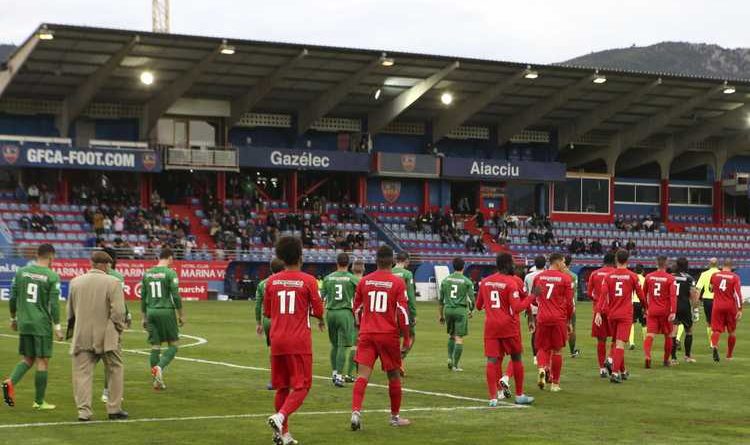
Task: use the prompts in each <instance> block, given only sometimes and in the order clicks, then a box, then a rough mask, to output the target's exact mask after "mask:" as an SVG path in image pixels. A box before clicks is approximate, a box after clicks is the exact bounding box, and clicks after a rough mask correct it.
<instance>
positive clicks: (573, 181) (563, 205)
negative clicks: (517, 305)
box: [554, 178, 581, 212]
mask: <svg viewBox="0 0 750 445" xmlns="http://www.w3.org/2000/svg"><path fill="white" fill-rule="evenodd" d="M554 209H555V211H556V212H580V211H581V178H568V179H567V180H566V181H565V183H564V184H563V183H558V184H555V207H554Z"/></svg>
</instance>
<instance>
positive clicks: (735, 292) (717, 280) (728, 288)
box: [711, 271, 742, 309]
mask: <svg viewBox="0 0 750 445" xmlns="http://www.w3.org/2000/svg"><path fill="white" fill-rule="evenodd" d="M711 288H712V289H713V291H714V308H717V307H718V308H720V309H732V308H734V309H739V308H741V307H742V290H741V289H742V287H741V284H740V277H739V276H738V275H737V274H736V273H734V272H724V271H721V272H716V273H715V274H713V276H712V277H711Z"/></svg>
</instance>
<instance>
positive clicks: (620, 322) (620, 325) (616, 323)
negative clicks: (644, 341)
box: [609, 315, 633, 343]
mask: <svg viewBox="0 0 750 445" xmlns="http://www.w3.org/2000/svg"><path fill="white" fill-rule="evenodd" d="M632 325H633V316H632V315H631V316H630V317H628V318H627V319H625V318H623V319H616V320H612V319H610V320H609V332H610V333H611V334H612V338H613V339H615V340H620V341H624V342H625V343H627V342H628V341H630V327H631V326H632Z"/></svg>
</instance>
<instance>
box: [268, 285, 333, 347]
mask: <svg viewBox="0 0 750 445" xmlns="http://www.w3.org/2000/svg"><path fill="white" fill-rule="evenodd" d="M263 313H264V314H265V316H266V317H268V318H270V319H271V332H270V333H269V337H270V338H271V355H290V354H301V355H311V354H312V334H311V331H310V315H312V316H313V317H316V318H321V317H322V316H323V301H322V300H321V299H320V293H319V292H318V282H317V281H316V280H315V277H314V276H312V275H310V274H306V273H304V272H300V271H288V270H285V271H282V272H279V273H277V274H274V275H271V277H269V278H268V280H267V281H266V290H265V293H264V295H263Z"/></svg>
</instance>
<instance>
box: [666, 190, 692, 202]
mask: <svg viewBox="0 0 750 445" xmlns="http://www.w3.org/2000/svg"><path fill="white" fill-rule="evenodd" d="M669 203H670V204H678V205H679V204H682V205H688V204H690V193H689V191H688V188H687V187H669Z"/></svg>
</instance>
